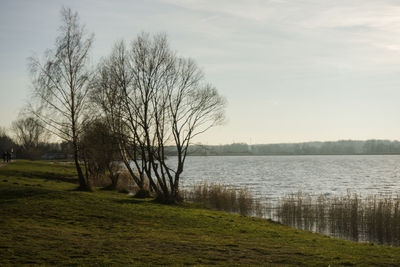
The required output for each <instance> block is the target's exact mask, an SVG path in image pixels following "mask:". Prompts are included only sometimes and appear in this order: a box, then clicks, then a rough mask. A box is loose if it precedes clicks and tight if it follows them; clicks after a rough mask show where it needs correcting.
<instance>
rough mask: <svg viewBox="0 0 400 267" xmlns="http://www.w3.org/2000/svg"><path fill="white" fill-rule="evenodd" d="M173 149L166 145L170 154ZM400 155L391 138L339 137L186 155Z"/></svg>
mask: <svg viewBox="0 0 400 267" xmlns="http://www.w3.org/2000/svg"><path fill="white" fill-rule="evenodd" d="M174 153H175V150H174V148H173V147H170V148H169V154H171V155H173V154H174ZM362 154H400V142H399V141H390V140H367V141H357V140H340V141H334V142H305V143H283V144H259V145H248V144H246V143H234V144H229V145H219V146H218V145H217V146H205V145H194V146H192V147H191V148H190V150H189V155H362Z"/></svg>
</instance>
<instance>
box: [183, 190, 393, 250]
mask: <svg viewBox="0 0 400 267" xmlns="http://www.w3.org/2000/svg"><path fill="white" fill-rule="evenodd" d="M183 196H184V198H185V200H186V201H189V202H195V203H200V204H203V205H205V206H207V207H209V208H212V209H217V210H223V211H228V212H233V213H238V214H241V215H248V216H249V215H250V216H257V217H262V218H266V219H272V220H275V221H279V222H281V223H282V224H286V225H289V226H292V227H296V228H299V229H303V230H307V231H313V232H318V233H322V234H327V235H331V236H334V237H339V238H343V239H348V240H353V241H363V242H375V243H379V244H386V245H392V246H400V198H399V197H398V196H397V197H383V196H375V195H374V196H367V197H362V196H360V195H358V194H351V193H349V192H348V193H347V194H346V195H344V196H333V197H328V196H326V195H319V196H312V195H310V194H305V193H302V192H298V193H296V194H289V195H286V196H284V197H282V198H280V199H278V200H277V201H274V202H271V201H266V200H261V199H259V198H255V197H254V195H253V194H252V192H251V191H250V190H248V189H247V188H242V189H237V188H233V187H229V186H225V185H221V184H216V183H211V184H207V183H202V184H197V185H195V186H193V187H192V188H189V189H186V190H184V192H183Z"/></svg>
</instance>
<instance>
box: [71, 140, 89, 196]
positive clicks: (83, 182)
mask: <svg viewBox="0 0 400 267" xmlns="http://www.w3.org/2000/svg"><path fill="white" fill-rule="evenodd" d="M74 139H75V138H74ZM72 146H73V149H74V162H75V167H76V172H77V173H78V182H79V189H80V190H85V191H90V186H89V184H88V183H87V181H86V179H85V176H84V175H83V172H82V168H81V165H80V164H79V155H78V144H77V142H76V140H74V141H73V142H72Z"/></svg>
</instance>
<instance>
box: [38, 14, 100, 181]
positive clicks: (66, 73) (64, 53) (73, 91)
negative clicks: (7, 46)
mask: <svg viewBox="0 0 400 267" xmlns="http://www.w3.org/2000/svg"><path fill="white" fill-rule="evenodd" d="M61 18H62V25H61V27H60V28H59V32H60V35H59V36H58V38H57V39H56V47H55V49H54V50H48V52H47V53H46V58H45V60H44V62H43V63H42V62H41V61H40V60H38V59H36V58H31V59H30V70H31V73H32V78H33V84H34V96H35V98H36V100H37V101H38V102H39V103H40V109H39V110H40V111H43V112H37V111H34V114H35V115H36V116H37V117H38V118H39V119H40V121H41V122H42V123H43V124H44V127H46V128H48V129H49V130H50V131H52V132H53V133H55V134H56V135H57V136H59V137H60V138H63V139H64V140H66V141H68V142H71V143H72V144H73V147H74V158H75V163H76V167H77V171H78V176H79V182H80V185H81V187H87V181H85V179H84V177H83V174H82V171H81V168H80V165H79V145H78V137H79V134H80V132H81V126H82V125H83V122H84V120H85V118H87V117H88V116H87V114H85V113H86V111H87V110H88V94H89V86H88V83H89V80H90V79H91V75H92V73H91V71H90V70H89V68H88V67H87V65H88V60H89V51H90V49H91V46H92V43H93V35H91V36H89V37H86V32H85V29H84V27H83V26H80V24H79V18H78V14H77V13H74V12H72V11H71V9H68V8H63V9H62V10H61Z"/></svg>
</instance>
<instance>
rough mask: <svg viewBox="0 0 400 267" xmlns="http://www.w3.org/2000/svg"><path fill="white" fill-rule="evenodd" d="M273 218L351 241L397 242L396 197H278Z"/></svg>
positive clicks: (399, 235) (399, 218)
mask: <svg viewBox="0 0 400 267" xmlns="http://www.w3.org/2000/svg"><path fill="white" fill-rule="evenodd" d="M275 210H276V212H275V213H274V216H273V219H276V220H278V221H280V222H282V223H284V224H287V225H290V226H293V227H297V228H301V229H305V230H311V231H315V232H319V233H324V234H329V235H332V236H335V237H340V238H345V239H349V240H354V241H369V242H377V243H380V244H388V245H395V246H398V245H400V199H399V198H391V197H389V198H388V197H382V198H380V197H378V196H369V197H366V198H361V196H360V195H357V194H350V193H348V194H347V195H346V196H340V197H331V198H327V197H325V196H323V195H320V196H318V197H314V198H313V197H311V196H310V195H307V194H302V193H298V194H295V195H289V196H285V197H283V198H281V199H280V200H279V201H278V202H277V204H276V209H275Z"/></svg>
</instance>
